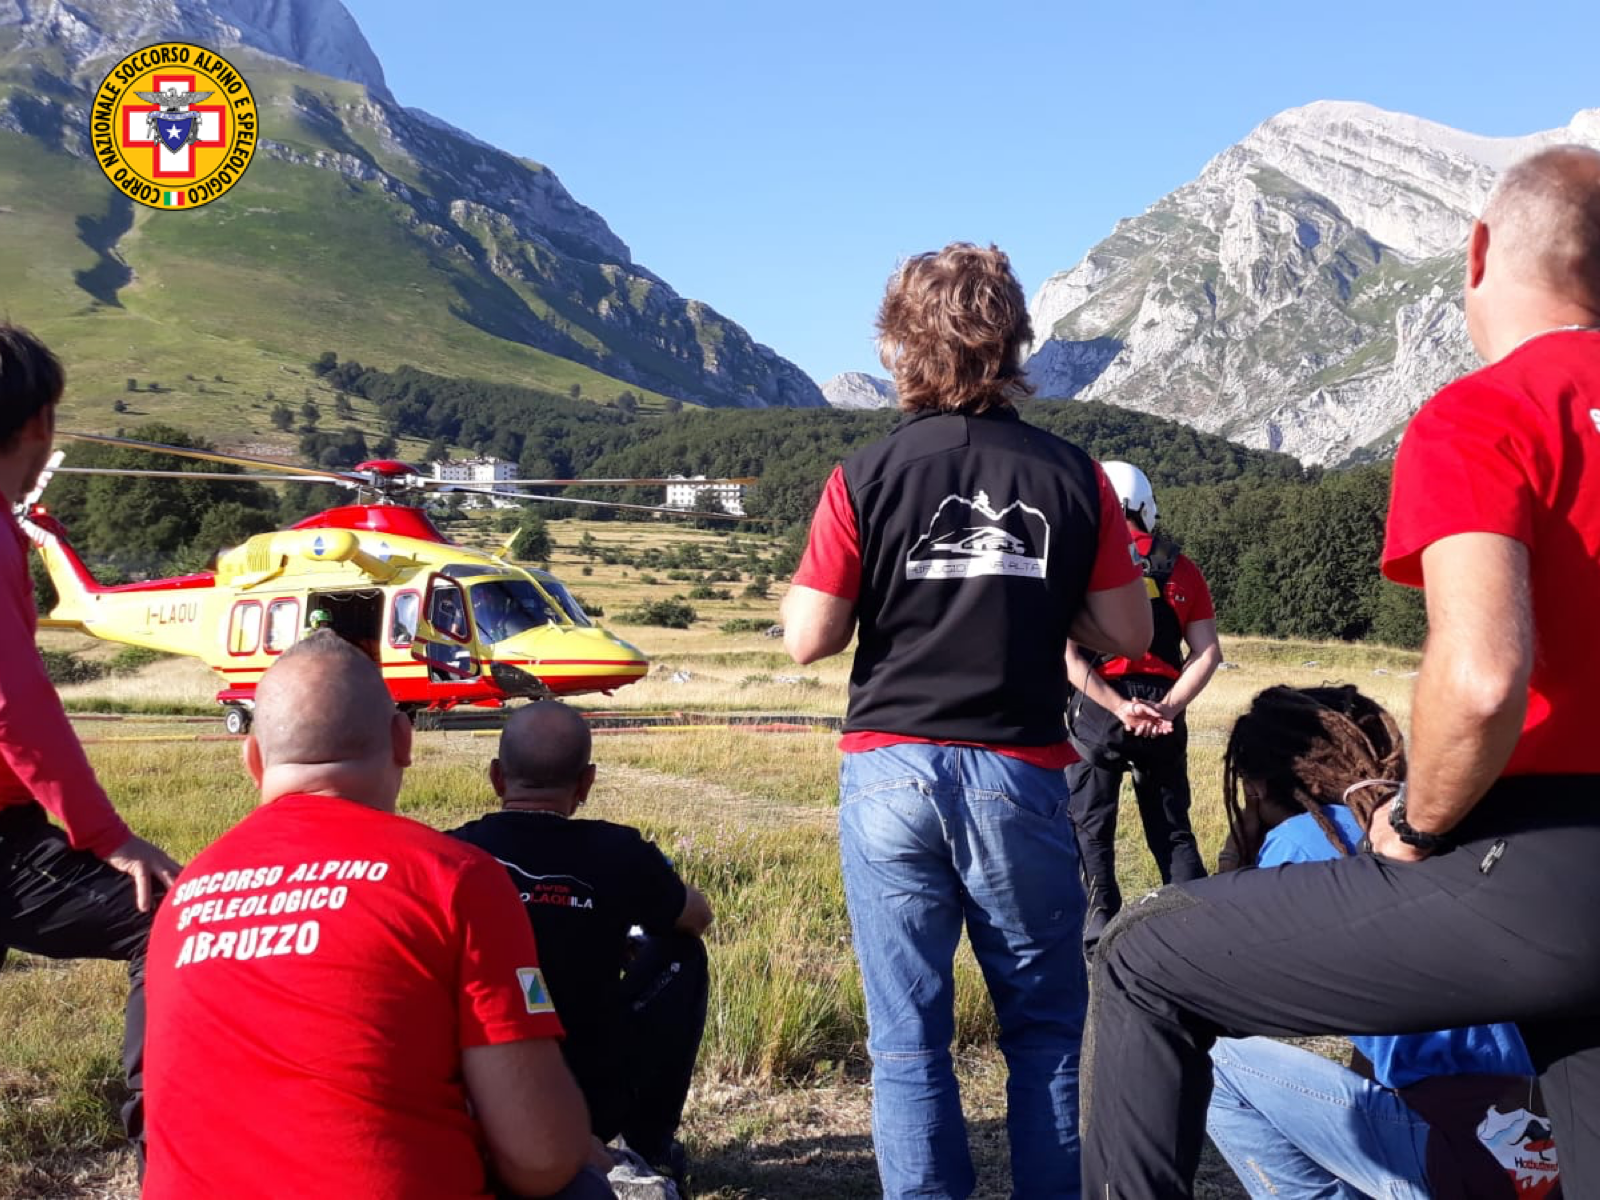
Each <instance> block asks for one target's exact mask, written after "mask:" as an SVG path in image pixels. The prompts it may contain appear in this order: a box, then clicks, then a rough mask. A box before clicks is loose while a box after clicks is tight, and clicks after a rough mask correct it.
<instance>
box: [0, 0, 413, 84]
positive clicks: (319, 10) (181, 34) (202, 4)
mask: <svg viewBox="0 0 1600 1200" xmlns="http://www.w3.org/2000/svg"><path fill="white" fill-rule="evenodd" d="M5 28H14V29H17V30H19V31H20V33H21V40H22V44H23V46H24V47H27V46H38V47H43V46H52V47H56V48H58V49H60V50H61V51H62V52H63V53H64V54H65V56H66V58H67V65H68V67H69V68H71V69H73V70H74V71H76V70H77V69H78V68H80V67H83V66H85V65H87V64H91V63H100V62H102V61H103V60H105V59H108V58H120V57H121V56H122V55H124V54H127V53H129V52H130V51H132V50H136V49H138V48H139V47H140V46H145V45H149V44H150V43H151V42H157V41H194V42H199V43H201V44H203V45H208V46H214V47H216V48H217V49H218V50H221V51H223V52H224V53H226V52H227V50H228V48H229V47H236V46H243V47H248V48H249V49H251V50H256V51H259V52H260V53H262V54H270V55H272V56H273V57H275V58H281V59H284V60H285V61H287V62H291V63H294V64H295V65H296V66H300V67H304V68H306V69H307V70H309V71H315V72H317V74H319V75H328V76H331V77H332V78H334V79H347V80H349V81H351V82H352V83H359V84H363V85H365V86H366V87H367V88H368V89H370V90H371V91H372V92H374V93H375V94H377V95H379V96H382V97H384V98H385V99H389V98H390V97H389V89H388V86H387V85H386V84H385V83H384V79H383V67H382V66H381V65H379V63H378V57H377V55H375V54H374V53H373V52H372V47H371V46H369V45H368V44H367V39H366V38H365V37H364V36H363V35H362V33H361V29H360V27H359V26H358V25H357V24H356V22H355V18H354V17H352V16H351V15H350V14H349V12H348V11H346V9H345V7H344V5H342V4H340V3H339V0H72V3H70V4H68V3H64V2H63V0H42V2H41V3H35V2H33V0H0V29H5Z"/></svg>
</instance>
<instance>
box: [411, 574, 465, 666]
mask: <svg viewBox="0 0 1600 1200" xmlns="http://www.w3.org/2000/svg"><path fill="white" fill-rule="evenodd" d="M422 613H423V615H422V616H421V617H420V618H419V619H418V621H417V629H416V634H415V637H414V638H413V640H412V643H411V655H412V657H413V658H419V659H423V660H424V661H426V662H427V664H428V678H429V679H433V680H436V681H439V682H444V683H449V682H454V681H459V680H463V679H471V678H473V677H475V676H476V675H477V674H478V664H477V661H476V659H475V658H474V656H473V653H472V650H473V642H472V617H471V615H470V610H469V608H468V606H467V595H466V589H465V588H463V587H462V586H461V584H460V583H459V582H457V581H456V580H454V579H451V578H450V577H449V576H447V575H441V574H439V573H438V572H434V573H433V574H432V575H429V576H428V590H427V593H426V594H425V595H424V596H423V600H422Z"/></svg>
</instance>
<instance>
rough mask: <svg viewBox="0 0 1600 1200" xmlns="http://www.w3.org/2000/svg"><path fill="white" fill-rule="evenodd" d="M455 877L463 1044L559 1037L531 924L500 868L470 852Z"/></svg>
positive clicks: (492, 1044)
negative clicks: (466, 860)
mask: <svg viewBox="0 0 1600 1200" xmlns="http://www.w3.org/2000/svg"><path fill="white" fill-rule="evenodd" d="M472 859H473V861H472V862H471V863H469V864H468V865H467V866H466V868H465V869H464V870H463V871H462V873H461V877H460V879H459V881H458V882H457V885H456V891H455V904H454V915H455V918H456V921H457V924H458V927H459V929H460V931H461V972H460V978H461V995H460V999H459V1001H458V1013H459V1020H460V1029H459V1034H458V1036H459V1038H460V1044H461V1047H462V1048H463V1049H466V1048H468V1047H471V1046H496V1045H500V1044H501V1043H504V1042H525V1041H528V1040H530V1039H532V1038H550V1037H561V1036H562V1035H563V1034H564V1033H565V1030H563V1029H562V1027H561V1021H560V1019H559V1018H558V1017H557V1016H556V1007H555V1004H554V1003H552V1002H551V999H550V989H549V988H547V987H546V986H545V982H544V975H543V974H542V973H541V972H540V970H539V952H538V949H537V948H536V947H535V946H534V942H533V926H532V925H531V924H530V923H529V921H528V915H527V913H526V912H524V911H523V908H522V901H521V899H520V898H519V897H518V896H517V889H516V888H514V887H513V886H512V885H511V880H510V877H509V876H507V875H506V871H505V868H504V867H502V866H501V865H500V864H499V863H497V862H495V861H494V859H492V858H490V857H489V856H488V855H487V854H483V853H478V854H474V855H473V856H472Z"/></svg>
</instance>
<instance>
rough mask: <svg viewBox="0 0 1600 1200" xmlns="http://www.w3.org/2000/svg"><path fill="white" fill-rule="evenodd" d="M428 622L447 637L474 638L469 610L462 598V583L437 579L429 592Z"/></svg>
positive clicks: (466, 639)
mask: <svg viewBox="0 0 1600 1200" xmlns="http://www.w3.org/2000/svg"><path fill="white" fill-rule="evenodd" d="M428 623H429V624H430V625H432V626H433V627H434V628H435V629H437V630H438V631H439V632H440V633H442V634H444V635H445V637H448V638H453V639H455V640H456V641H458V642H467V641H471V640H472V631H471V630H470V629H468V627H467V611H466V607H465V605H463V603H462V599H461V585H460V584H456V583H450V582H448V581H446V580H442V579H436V580H434V582H433V585H432V588H431V589H430V590H429V592H428Z"/></svg>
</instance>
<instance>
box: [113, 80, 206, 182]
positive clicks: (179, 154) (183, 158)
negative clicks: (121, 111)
mask: <svg viewBox="0 0 1600 1200" xmlns="http://www.w3.org/2000/svg"><path fill="white" fill-rule="evenodd" d="M151 87H152V90H154V91H157V92H164V91H167V90H168V89H175V90H177V91H180V92H192V91H194V90H195V79H194V76H193V75H157V76H155V77H154V78H153V79H152V80H151ZM205 107H206V106H204V105H202V106H200V110H202V111H197V109H196V106H194V105H190V104H185V105H183V106H182V107H181V108H179V109H177V110H176V113H177V114H179V115H181V114H183V113H186V112H194V114H195V121H196V123H197V124H198V125H199V140H200V141H202V142H204V143H206V144H208V145H213V146H215V145H220V144H221V142H222V114H221V113H219V112H214V111H213V112H206V111H203V109H204V108H205ZM133 115H134V114H132V113H129V114H127V116H128V117H133ZM162 115H173V114H165V113H164V114H162ZM124 124H125V126H126V128H125V129H124V131H123V141H124V142H126V143H128V144H135V143H140V142H142V143H144V144H145V145H147V146H152V145H153V148H154V149H155V157H156V169H155V177H156V178H157V179H162V178H168V177H170V178H172V179H175V180H176V179H193V178H194V175H195V167H194V146H193V145H191V144H184V145H180V146H178V147H176V148H175V149H174V148H173V147H172V146H168V145H165V144H161V143H159V142H157V140H156V136H155V134H154V131H153V130H152V129H151V128H150V127H149V126H148V125H147V124H146V123H145V121H144V120H143V119H142V114H140V119H134V120H125V122H124ZM169 132H170V133H174V134H176V133H177V131H176V130H169ZM175 140H178V141H181V140H182V139H181V137H180V138H177V139H175Z"/></svg>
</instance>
